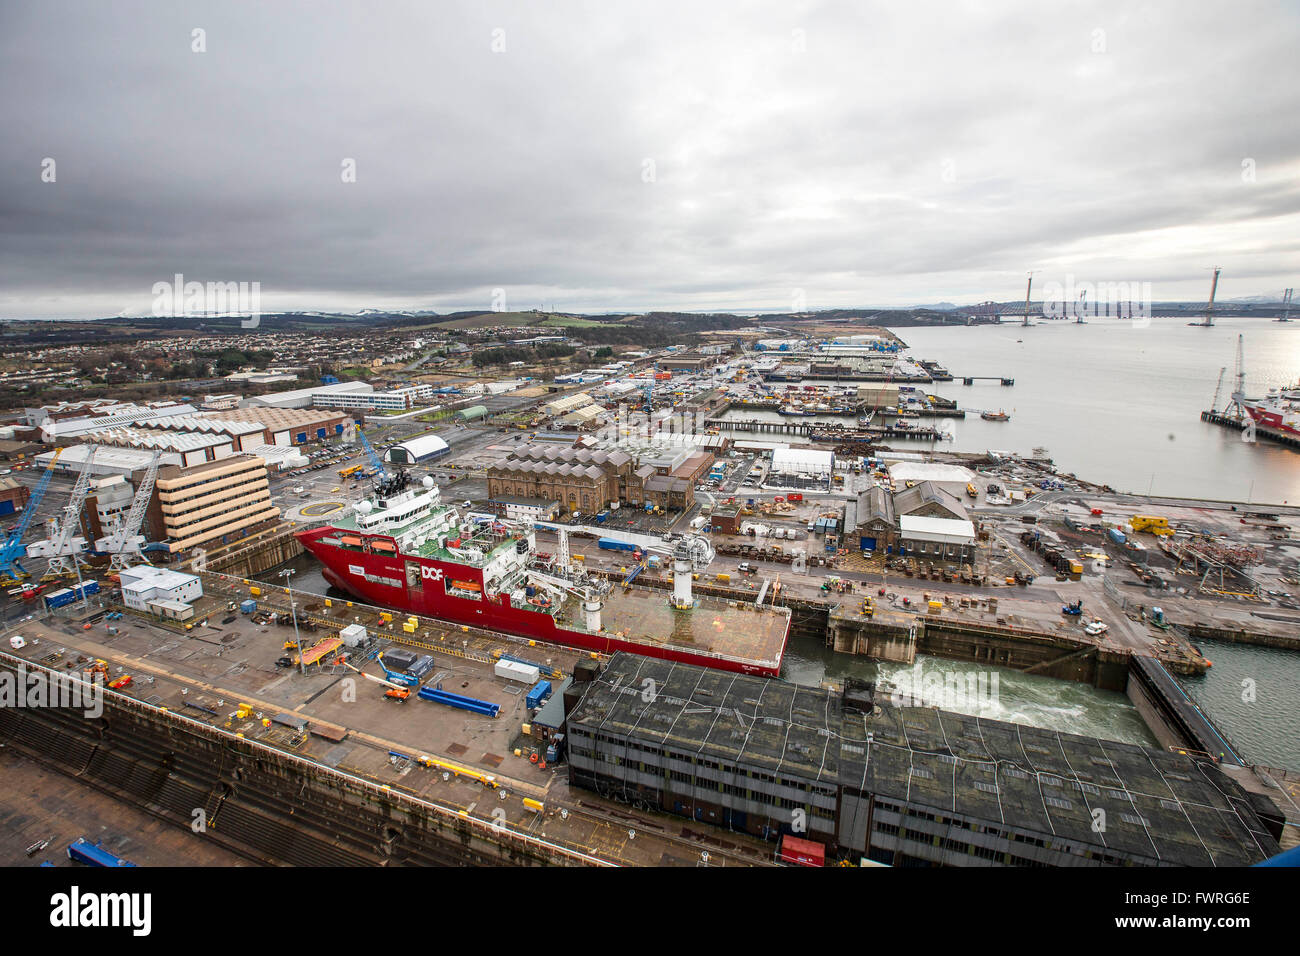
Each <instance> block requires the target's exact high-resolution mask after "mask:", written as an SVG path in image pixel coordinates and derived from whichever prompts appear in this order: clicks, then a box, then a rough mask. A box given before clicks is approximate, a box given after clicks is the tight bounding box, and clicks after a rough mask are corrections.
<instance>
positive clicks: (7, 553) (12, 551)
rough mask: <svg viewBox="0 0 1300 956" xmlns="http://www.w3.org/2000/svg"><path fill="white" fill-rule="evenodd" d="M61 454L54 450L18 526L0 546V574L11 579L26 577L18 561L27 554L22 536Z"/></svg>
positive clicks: (43, 494)
mask: <svg viewBox="0 0 1300 956" xmlns="http://www.w3.org/2000/svg"><path fill="white" fill-rule="evenodd" d="M62 454H63V449H62V448H56V449H55V450H54V457H52V458H51V459H50V463H49V464H48V465H47V466H46V467H45V471H44V473H43V474H42V475H41V478H40V480H39V481H38V482H36V488H35V490H34V491H33V492H32V493H31V495H30V496H29V497H28V499H27V504H26V505H25V506H24V507H23V514H22V517H21V518H19V519H18V524H17V525H15V526H14V529H13V531H11V532H9V536H8V537H7V538H5V541H4V544H2V545H0V574H5V575H8V576H9V577H11V578H14V579H17V578H18V577H20V576H21V577H26V575H27V571H26V570H25V569H24V568H23V566H22V562H21V561H20V560H19V559H20V558H23V557H25V556H26V554H27V549H26V548H24V547H23V535H25V534H26V533H27V528H28V527H29V526H30V525H31V523H32V517H33V516H34V515H35V514H36V510H37V509H38V508H39V507H40V505H41V499H42V498H44V497H45V489H46V488H48V487H49V485H50V478H51V477H52V476H53V475H54V464H55V462H57V461H58V460H59V456H60V455H62ZM15 572H16V573H15Z"/></svg>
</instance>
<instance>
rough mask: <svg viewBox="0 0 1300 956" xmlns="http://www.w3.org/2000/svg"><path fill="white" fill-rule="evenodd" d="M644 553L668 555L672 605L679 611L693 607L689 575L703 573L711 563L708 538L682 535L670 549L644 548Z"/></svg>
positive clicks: (693, 601) (696, 535)
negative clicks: (671, 571) (671, 575)
mask: <svg viewBox="0 0 1300 956" xmlns="http://www.w3.org/2000/svg"><path fill="white" fill-rule="evenodd" d="M644 550H646V551H658V552H659V553H660V554H668V555H671V556H672V559H673V598H672V605H673V607H675V608H677V610H679V611H685V610H689V609H690V608H692V607H694V606H695V600H694V598H693V597H692V596H691V575H692V574H694V573H696V572H698V571H703V570H704V569H705V568H707V567H708V566H709V565H710V564H712V563H713V557H714V551H713V545H712V544H711V543H710V542H709V539H708V538H705V537H702V536H700V535H698V534H688V535H683V536H682V537H681V539H680V540H678V541H677V542H676V543H675V544H674V545H673V546H672V548H657V547H654V546H649V547H646V548H645V549H644Z"/></svg>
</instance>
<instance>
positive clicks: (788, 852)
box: [781, 834, 826, 866]
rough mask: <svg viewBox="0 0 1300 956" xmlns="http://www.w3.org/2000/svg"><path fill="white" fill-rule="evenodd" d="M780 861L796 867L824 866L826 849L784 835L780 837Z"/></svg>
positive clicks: (795, 837) (819, 845)
mask: <svg viewBox="0 0 1300 956" xmlns="http://www.w3.org/2000/svg"><path fill="white" fill-rule="evenodd" d="M781 860H782V862H784V863H793V864H795V865H796V866H825V865H826V847H824V846H822V845H821V844H820V843H813V842H812V841H811V840H803V839H800V838H799V837H797V836H790V835H789V834H786V835H784V836H782V837H781Z"/></svg>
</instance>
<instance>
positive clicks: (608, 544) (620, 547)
mask: <svg viewBox="0 0 1300 956" xmlns="http://www.w3.org/2000/svg"><path fill="white" fill-rule="evenodd" d="M596 546H597V547H599V548H603V549H604V550H606V551H635V550H636V545H634V544H632V543H631V542H630V541H619V540H618V539H617V538H601V539H600V540H599V541H597V542H596Z"/></svg>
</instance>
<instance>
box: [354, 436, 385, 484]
mask: <svg viewBox="0 0 1300 956" xmlns="http://www.w3.org/2000/svg"><path fill="white" fill-rule="evenodd" d="M357 438H358V439H360V441H361V447H362V448H364V449H365V450H366V457H368V458H369V459H370V464H371V466H372V467H373V468H374V469H375V471H374V475H375V477H376V478H378V479H379V480H380V481H381V482H386V481H388V472H387V471H385V470H384V462H383V459H381V458H380V457H379V455H378V454H376V453H375V449H374V447H373V446H372V445H371V444H370V440H369V439H368V438H366V433H365V432H363V431H362V430H361V429H360V428H358V429H357Z"/></svg>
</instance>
